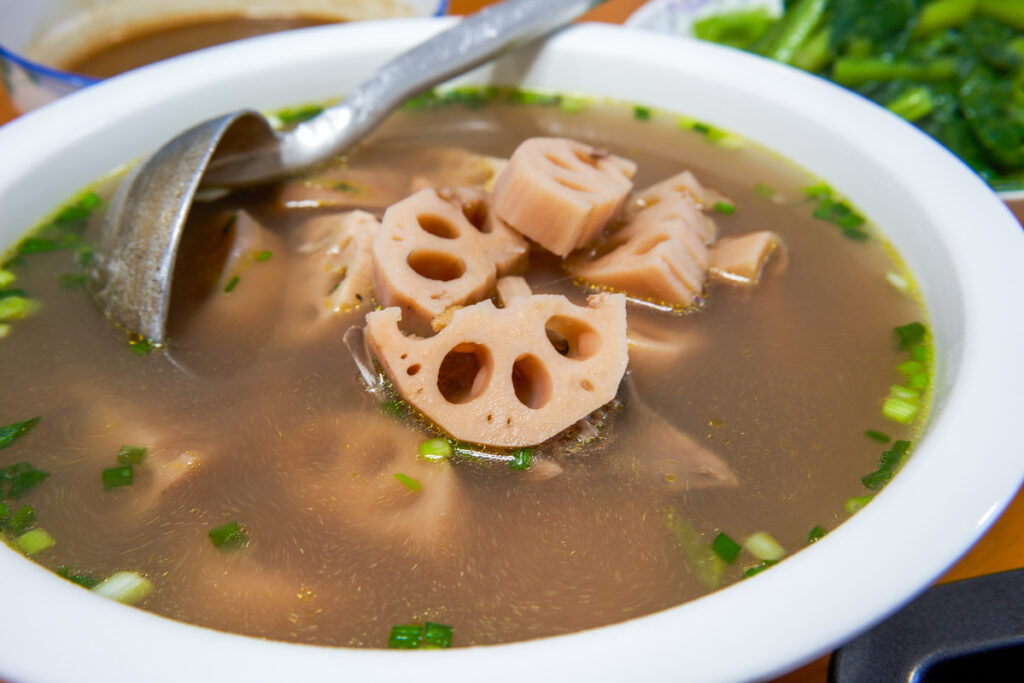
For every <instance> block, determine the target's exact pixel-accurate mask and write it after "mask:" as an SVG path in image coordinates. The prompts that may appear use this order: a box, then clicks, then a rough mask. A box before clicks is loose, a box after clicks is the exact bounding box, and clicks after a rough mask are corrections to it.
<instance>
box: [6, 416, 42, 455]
mask: <svg viewBox="0 0 1024 683" xmlns="http://www.w3.org/2000/svg"><path fill="white" fill-rule="evenodd" d="M40 419H41V418H38V417H33V418H31V419H28V420H24V421H23V422H14V423H11V424H9V425H5V426H3V427H0V448H7V447H8V446H10V445H11V444H12V443H14V442H15V441H17V440H18V439H20V438H21V437H23V436H25V435H26V434H28V433H29V432H30V431H32V428H33V427H35V426H36V425H37V424H38V423H39V420H40Z"/></svg>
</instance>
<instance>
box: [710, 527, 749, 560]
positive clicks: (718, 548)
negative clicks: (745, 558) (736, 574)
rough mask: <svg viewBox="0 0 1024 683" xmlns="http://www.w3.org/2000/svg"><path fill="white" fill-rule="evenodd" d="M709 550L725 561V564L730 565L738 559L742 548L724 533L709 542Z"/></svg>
mask: <svg viewBox="0 0 1024 683" xmlns="http://www.w3.org/2000/svg"><path fill="white" fill-rule="evenodd" d="M711 550H712V551H713V552H714V553H715V554H716V555H718V556H719V557H720V558H722V559H723V560H725V561H726V563H728V564H732V563H733V562H735V561H736V558H737V557H739V554H740V550H742V546H741V545H740V544H739V543H737V542H736V541H734V540H732V539H731V538H729V537H728V536H726V535H725V534H724V533H720V534H718V535H717V536H715V540H713V541H712V542H711Z"/></svg>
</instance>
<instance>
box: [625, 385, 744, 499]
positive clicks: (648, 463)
mask: <svg viewBox="0 0 1024 683" xmlns="http://www.w3.org/2000/svg"><path fill="white" fill-rule="evenodd" d="M624 384H625V385H626V386H625V390H624V392H623V393H624V394H625V397H626V408H625V411H624V412H625V415H624V416H623V418H622V419H623V420H624V423H623V424H622V425H618V426H617V428H618V429H621V430H622V431H623V432H624V433H628V434H629V437H628V438H627V439H626V440H624V441H623V442H615V443H617V444H618V446H616V445H615V443H613V445H612V447H613V448H616V447H617V448H618V450H620V451H621V452H623V453H627V454H629V455H628V456H627V463H628V465H629V466H630V467H631V468H632V469H633V470H634V471H635V472H637V473H638V474H640V475H641V476H642V477H646V478H649V479H653V480H654V481H656V482H658V483H659V484H660V485H662V486H664V487H666V488H667V489H668V490H670V491H692V490H694V489H703V488H714V487H720V486H729V487H733V486H738V485H739V480H738V479H737V478H736V475H735V473H733V471H732V469H731V468H730V467H729V465H728V464H726V463H725V461H724V460H722V459H721V458H720V457H718V456H717V455H715V454H714V453H712V452H711V451H710V450H708V449H707V448H705V447H703V446H701V445H700V444H698V443H697V442H696V441H695V440H694V439H693V438H692V437H691V436H689V435H688V434H685V433H684V432H682V431H680V430H679V429H678V428H677V427H675V426H673V425H672V424H671V423H670V422H668V421H667V420H666V419H665V418H663V417H661V416H660V415H658V414H657V413H656V412H655V411H654V410H653V409H651V407H650V406H648V405H647V403H646V402H644V401H643V400H642V399H641V398H640V396H639V394H638V393H637V390H636V387H635V386H634V383H633V381H632V379H629V378H627V380H626V381H625V382H624Z"/></svg>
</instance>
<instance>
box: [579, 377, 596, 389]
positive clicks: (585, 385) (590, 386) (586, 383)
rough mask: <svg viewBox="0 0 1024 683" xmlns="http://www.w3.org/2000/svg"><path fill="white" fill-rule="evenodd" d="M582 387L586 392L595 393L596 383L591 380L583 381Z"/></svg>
mask: <svg viewBox="0 0 1024 683" xmlns="http://www.w3.org/2000/svg"><path fill="white" fill-rule="evenodd" d="M580 386H581V387H583V390H584V391H593V390H594V383H593V382H591V381H590V380H589V379H585V380H582V381H581V382H580Z"/></svg>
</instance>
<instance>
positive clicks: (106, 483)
mask: <svg viewBox="0 0 1024 683" xmlns="http://www.w3.org/2000/svg"><path fill="white" fill-rule="evenodd" d="M134 479H135V477H134V475H133V474H132V466H131V465H123V466H120V467H109V468H107V469H105V470H103V488H105V489H116V488H120V487H121V486H130V485H131V483H132V481H134Z"/></svg>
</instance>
